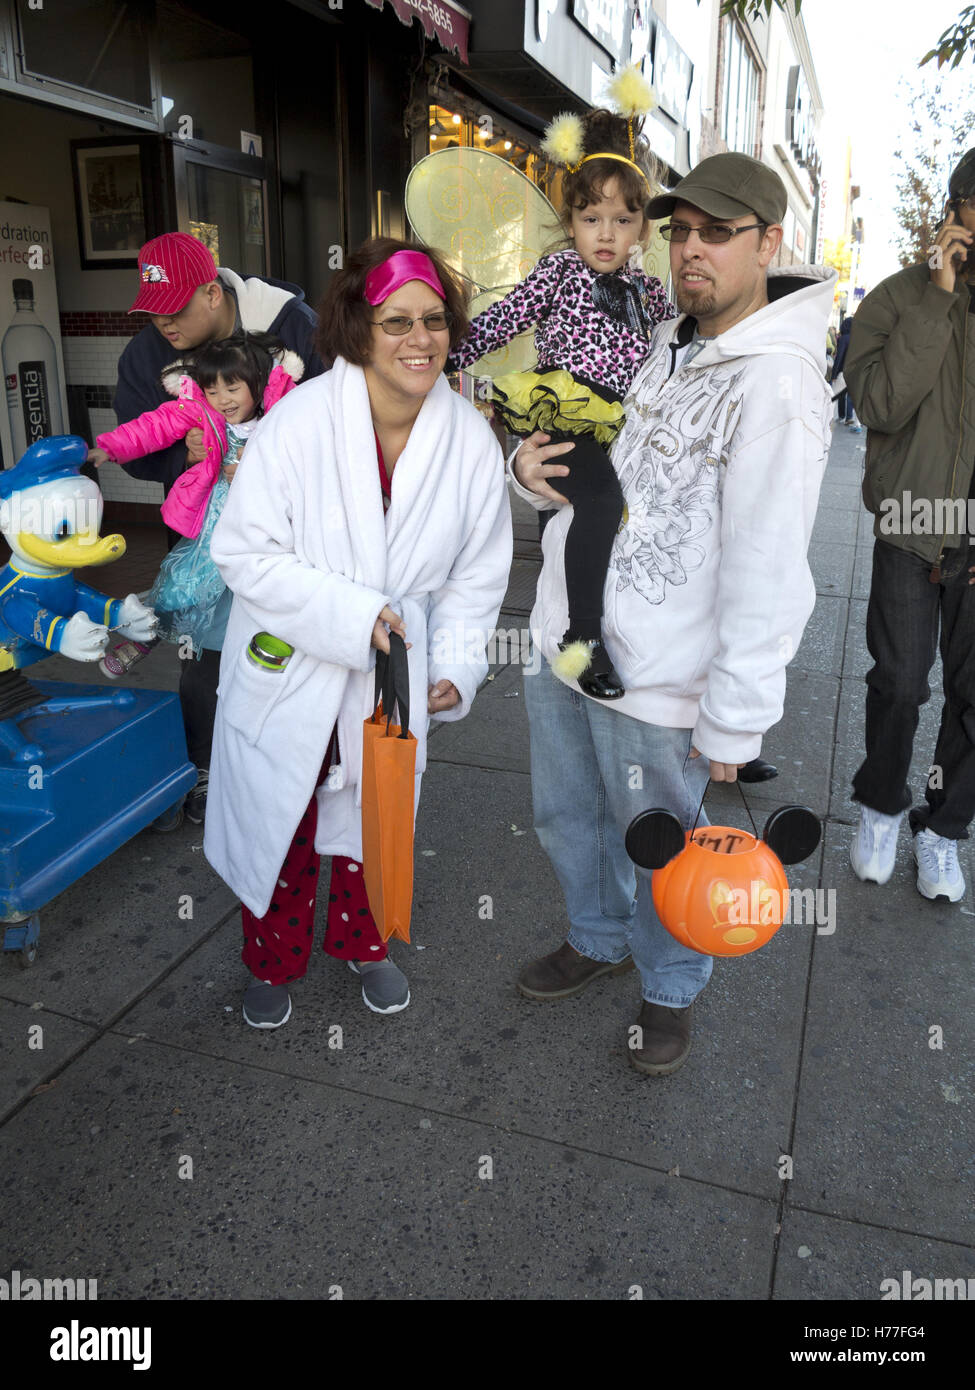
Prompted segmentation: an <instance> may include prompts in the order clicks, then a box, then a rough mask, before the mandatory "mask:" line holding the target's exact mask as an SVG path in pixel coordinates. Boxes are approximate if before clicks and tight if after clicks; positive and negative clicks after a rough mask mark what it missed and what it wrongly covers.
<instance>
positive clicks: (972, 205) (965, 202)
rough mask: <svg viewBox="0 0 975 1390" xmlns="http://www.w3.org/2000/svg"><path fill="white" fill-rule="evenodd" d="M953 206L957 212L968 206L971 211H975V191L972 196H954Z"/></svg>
mask: <svg viewBox="0 0 975 1390" xmlns="http://www.w3.org/2000/svg"><path fill="white" fill-rule="evenodd" d="M951 206H952V207H953V208H954V209H955V211H956V212H961V210H962V208H967V210H968V211H969V212H975V193H973V194H972V195H971V197H970V198H952V200H951Z"/></svg>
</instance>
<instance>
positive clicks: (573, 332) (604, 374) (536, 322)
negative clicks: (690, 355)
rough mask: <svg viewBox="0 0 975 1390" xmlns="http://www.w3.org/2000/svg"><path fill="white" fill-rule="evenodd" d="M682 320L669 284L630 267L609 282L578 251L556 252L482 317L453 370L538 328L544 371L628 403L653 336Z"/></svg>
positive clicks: (457, 352)
mask: <svg viewBox="0 0 975 1390" xmlns="http://www.w3.org/2000/svg"><path fill="white" fill-rule="evenodd" d="M634 291H635V293H634ZM676 316H677V310H676V309H675V308H674V306H673V304H671V302H670V300H669V299H668V298H667V293H666V291H665V289H664V287H663V285H662V284H661V283H660V281H659V280H657V279H656V278H654V277H651V276H649V275H645V274H644V272H643V271H642V270H633V269H632V268H631V267H630V266H629V265H624V266H621V267H620V269H619V270H615V271H613V272H612V273H611V274H609V275H602V274H600V273H599V272H598V271H595V270H591V269H590V268H589V266H587V265H586V263H585V261H584V260H583V259H582V258H581V256H580V255H579V254H578V252H577V251H572V250H569V251H555V252H553V253H552V254H551V255H549V256H543V257H542V259H541V260H540V261H539V262H538V265H537V266H535V268H534V270H533V271H532V272H531V273H530V274H529V275H527V276H526V277H525V279H524V280H523V281H522V282H521V284H520V285H518V286H516V288H515V289H513V290H512V291H511V293H510V294H509V295H506V296H505V298H504V299H501V300H499V301H498V303H497V304H492V305H491V306H490V308H488V309H485V310H484V312H483V313H482V314H478V316H477V318H475V319H474V320H473V321H472V323H471V327H470V332H469V333H468V335H467V337H466V338H465V339H464V340H463V341H462V342H461V343H460V344H458V346H457V347H456V348H455V349H454V350H453V352H452V353H451V354H450V356H449V357H448V359H447V370H448V371H456V370H457V369H458V368H459V367H466V366H469V365H470V364H471V363H472V362H476V361H477V360H478V358H480V357H483V356H484V355H485V354H486V353H488V352H493V351H494V350H495V349H496V348H500V347H504V346H505V344H506V343H509V342H510V341H511V339H512V338H514V337H515V336H516V335H517V334H519V333H523V332H524V331H525V330H526V329H528V328H531V327H532V326H535V347H536V350H537V352H538V370H539V371H544V370H545V369H546V368H553V367H558V368H561V369H562V370H563V371H567V372H571V373H572V374H573V375H574V376H577V377H581V378H582V379H583V380H584V381H588V382H592V383H594V384H595V385H597V386H602V387H604V388H605V389H606V390H607V391H609V392H611V393H612V394H613V395H615V396H616V397H618V398H619V399H620V400H622V399H623V397H624V396H625V395H626V393H627V391H628V390H629V389H630V383H631V381H632V380H633V378H634V376H635V375H636V373H637V371H638V369H639V368H640V367H641V366H642V364H643V361H644V359H645V358H646V356H647V354H648V353H649V351H650V331H651V329H652V328H653V327H654V325H655V324H658V323H663V321H664V320H665V319H672V318H676Z"/></svg>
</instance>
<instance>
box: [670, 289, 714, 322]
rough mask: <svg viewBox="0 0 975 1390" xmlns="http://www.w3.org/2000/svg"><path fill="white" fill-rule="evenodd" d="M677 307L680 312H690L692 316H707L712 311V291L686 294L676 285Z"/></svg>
mask: <svg viewBox="0 0 975 1390" xmlns="http://www.w3.org/2000/svg"><path fill="white" fill-rule="evenodd" d="M677 307H678V309H679V310H680V311H681V313H682V314H691V315H693V317H694V318H701V317H702V315H703V316H704V317H707V315H708V314H711V313H713V312H714V291H713V290H712V291H710V292H708V293H697V294H688V293H687V292H686V291H685V290H683V289H681V288H680V287H679V286H678V289H677Z"/></svg>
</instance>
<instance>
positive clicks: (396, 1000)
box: [349, 956, 410, 1014]
mask: <svg viewBox="0 0 975 1390" xmlns="http://www.w3.org/2000/svg"><path fill="white" fill-rule="evenodd" d="M349 969H350V970H354V971H355V973H356V974H357V975H360V976H361V977H362V998H363V1002H364V1003H365V1005H366V1007H367V1008H370V1009H372V1011H373V1013H374V1014H398V1013H399V1011H400V1010H401V1009H405V1008H406V1006H407V1004H408V1003H409V1002H410V986H409V981H408V980H407V978H406V976H405V975H404V974H403V972H402V970H400V968H399V966H398V965H397V964H396V962H395V961H394V960H393V959H392V957H391V956H387V957H386V959H385V960H370V961H366V962H365V964H364V965H360V964H359V962H358V961H354V960H350V961H349Z"/></svg>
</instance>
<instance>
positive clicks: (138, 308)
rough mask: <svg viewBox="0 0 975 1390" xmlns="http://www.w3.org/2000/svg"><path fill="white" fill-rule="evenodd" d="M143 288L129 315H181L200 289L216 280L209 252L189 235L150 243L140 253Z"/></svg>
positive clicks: (177, 234)
mask: <svg viewBox="0 0 975 1390" xmlns="http://www.w3.org/2000/svg"><path fill="white" fill-rule="evenodd" d="M139 278H140V279H141V281H142V288H141V289H140V290H139V293H138V294H137V295H136V299H135V303H134V304H133V305H132V308H131V309H130V310H129V311H128V312H129V313H130V314H137V313H143V314H178V313H179V311H180V309H185V308H186V305H187V304H188V303H189V302H190V299H191V298H192V297H193V292H194V290H196V289H197V288H198V286H200V285H208V284H209V283H210V281H211V280H216V278H217V266H216V262H215V261H214V259H213V257H212V256H211V255H210V252H209V251H208V250H207V249H206V247H205V246H204V245H203V242H202V241H197V239H196V237H195V236H189V235H188V234H187V233H186V232H166V233H165V235H164V236H157V237H156V238H154V240H152V241H147V242H146V244H145V246H143V248H142V250H141V251H140V252H139Z"/></svg>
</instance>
